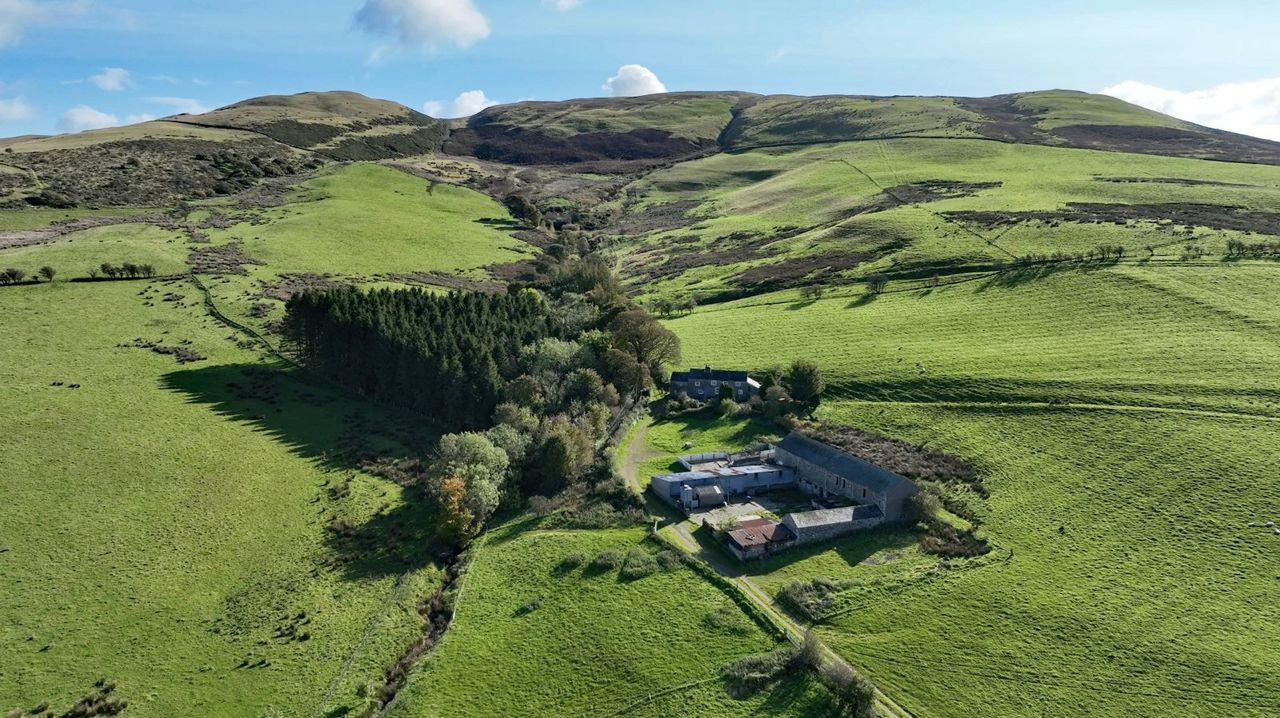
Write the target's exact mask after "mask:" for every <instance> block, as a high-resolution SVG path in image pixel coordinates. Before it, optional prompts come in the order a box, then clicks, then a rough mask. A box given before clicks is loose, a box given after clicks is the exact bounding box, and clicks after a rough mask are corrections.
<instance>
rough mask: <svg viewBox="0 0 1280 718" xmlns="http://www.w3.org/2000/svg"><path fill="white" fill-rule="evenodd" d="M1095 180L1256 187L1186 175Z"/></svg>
mask: <svg viewBox="0 0 1280 718" xmlns="http://www.w3.org/2000/svg"><path fill="white" fill-rule="evenodd" d="M1093 179H1094V181H1095V182H1114V183H1118V184H1176V185H1182V186H1184V187H1256V186H1257V185H1251V184H1244V183H1241V182H1218V181H1216V180H1204V179H1189V178H1186V177H1094V178H1093Z"/></svg>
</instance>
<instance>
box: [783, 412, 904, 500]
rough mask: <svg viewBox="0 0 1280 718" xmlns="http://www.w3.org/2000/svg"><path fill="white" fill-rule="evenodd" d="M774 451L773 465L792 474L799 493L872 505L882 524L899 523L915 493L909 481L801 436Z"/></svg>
mask: <svg viewBox="0 0 1280 718" xmlns="http://www.w3.org/2000/svg"><path fill="white" fill-rule="evenodd" d="M773 448H774V461H776V462H777V463H778V464H779V465H781V466H786V467H788V468H790V469H792V470H793V471H794V472H795V474H796V478H797V479H798V482H799V486H800V489H801V490H802V491H804V492H806V493H809V494H813V495H816V496H820V497H827V496H842V497H844V498H846V499H851V500H853V501H856V502H857V503H859V504H873V505H875V506H878V507H879V508H880V512H881V514H882V515H883V519H884V520H885V521H901V520H902V518H903V516H904V514H905V512H906V504H907V499H908V498H910V497H911V495H912V494H914V493H915V492H916V491H917V489H916V485H915V484H914V483H912V482H911V480H910V479H908V478H906V477H904V476H899V475H898V474H895V473H893V472H892V471H889V470H888V469H885V468H882V467H879V466H876V465H875V464H873V463H871V462H869V461H864V460H862V459H859V458H858V457H856V456H851V455H849V454H846V453H845V452H843V451H840V450H839V449H837V448H835V447H833V446H830V445H828V444H824V443H822V442H821V441H815V440H814V439H810V438H809V437H807V436H805V435H804V434H800V433H797V432H792V433H791V434H790V435H788V436H787V438H785V439H783V440H782V441H780V442H778V443H777V444H775V445H774V447H773Z"/></svg>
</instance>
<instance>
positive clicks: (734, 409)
mask: <svg viewBox="0 0 1280 718" xmlns="http://www.w3.org/2000/svg"><path fill="white" fill-rule="evenodd" d="M719 410H720V416H734V415H735V414H737V413H738V402H736V401H734V400H733V399H721V400H720V406H719Z"/></svg>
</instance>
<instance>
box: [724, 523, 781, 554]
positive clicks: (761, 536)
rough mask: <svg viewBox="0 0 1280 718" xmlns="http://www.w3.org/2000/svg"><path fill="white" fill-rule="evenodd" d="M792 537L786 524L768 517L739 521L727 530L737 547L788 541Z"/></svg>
mask: <svg viewBox="0 0 1280 718" xmlns="http://www.w3.org/2000/svg"><path fill="white" fill-rule="evenodd" d="M792 538H794V537H793V536H792V535H791V531H789V530H788V529H787V527H786V526H783V525H782V524H780V523H778V522H777V521H770V520H769V519H752V520H750V521H740V522H738V523H737V524H735V526H734V529H733V530H732V531H730V532H729V540H730V541H733V542H734V543H735V544H737V545H738V547H739V548H751V547H753V546H764V545H765V544H769V543H775V542H781V541H790V540H791V539H792Z"/></svg>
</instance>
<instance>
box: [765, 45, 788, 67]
mask: <svg viewBox="0 0 1280 718" xmlns="http://www.w3.org/2000/svg"><path fill="white" fill-rule="evenodd" d="M790 54H791V48H789V47H780V48H778V49H776V50H774V51H773V52H770V53H769V57H768V58H766V60H767V61H768V62H769V64H773V63H775V62H778V61H780V60H782V59H784V58H786V57H787V56H788V55H790Z"/></svg>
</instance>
